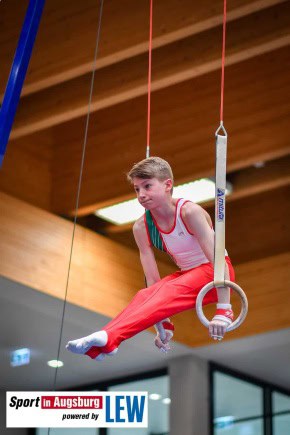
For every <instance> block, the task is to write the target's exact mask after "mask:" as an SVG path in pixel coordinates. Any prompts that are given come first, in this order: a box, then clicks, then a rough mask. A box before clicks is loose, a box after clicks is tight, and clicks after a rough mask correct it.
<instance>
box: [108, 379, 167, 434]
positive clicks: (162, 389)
mask: <svg viewBox="0 0 290 435" xmlns="http://www.w3.org/2000/svg"><path fill="white" fill-rule="evenodd" d="M109 391H148V397H149V400H148V428H146V429H144V428H140V429H131V431H130V429H113V428H109V429H107V434H108V435H115V434H116V435H128V434H130V433H132V435H133V433H134V435H135V433H138V435H150V434H160V435H161V434H162V435H166V434H169V404H170V392H169V377H168V376H160V377H158V378H153V379H141V380H140V381H134V382H129V383H126V384H118V385H114V386H112V387H110V388H109ZM132 431H133V432H132Z"/></svg>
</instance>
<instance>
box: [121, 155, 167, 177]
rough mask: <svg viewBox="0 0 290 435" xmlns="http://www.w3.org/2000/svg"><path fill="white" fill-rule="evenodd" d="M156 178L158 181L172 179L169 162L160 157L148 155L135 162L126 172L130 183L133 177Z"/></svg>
mask: <svg viewBox="0 0 290 435" xmlns="http://www.w3.org/2000/svg"><path fill="white" fill-rule="evenodd" d="M135 177H137V178H142V179H146V178H157V179H158V180H160V181H164V180H167V179H168V178H170V179H171V180H172V181H173V173H172V169H171V167H170V165H169V163H168V162H167V161H166V160H163V159H161V158H160V157H149V158H148V159H144V160H141V162H138V163H135V164H134V165H133V167H132V169H131V170H130V171H129V172H128V174H127V179H128V181H130V182H131V183H132V181H133V178H135Z"/></svg>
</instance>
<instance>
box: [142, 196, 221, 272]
mask: <svg viewBox="0 0 290 435" xmlns="http://www.w3.org/2000/svg"><path fill="white" fill-rule="evenodd" d="M186 202H190V201H188V200H186V199H182V198H180V199H178V200H177V203H176V209H175V219H174V225H173V228H172V229H171V230H170V231H168V232H165V231H162V230H161V229H160V227H159V226H158V223H157V222H156V221H155V219H154V217H153V215H152V214H151V213H150V212H149V211H148V210H147V212H146V214H147V217H149V216H148V213H149V214H150V217H151V218H152V221H153V222H152V224H154V225H153V226H154V227H156V228H154V227H153V228H152V227H151V228H150V227H149V222H148V218H147V219H146V214H145V215H144V216H145V219H144V220H145V225H146V229H147V234H148V238H149V242H150V245H152V244H153V245H154V246H156V247H157V248H158V249H161V250H163V251H165V252H167V253H168V254H169V255H170V256H171V257H172V259H173V261H174V262H175V263H176V265H177V266H178V267H179V268H180V269H181V270H189V269H192V268H194V267H197V266H200V265H201V264H204V263H209V260H208V258H207V257H206V256H205V254H204V252H203V250H202V248H201V246H200V244H199V242H198V240H197V238H196V237H195V235H194V234H192V233H190V231H189V230H188V229H187V227H186V224H185V222H184V221H183V219H182V215H181V209H182V207H183V205H184V204H185V203H186ZM156 229H157V232H158V235H157V237H158V236H159V238H160V239H161V244H162V246H157V243H154V239H155V238H156V237H154V232H155V233H156ZM225 255H227V253H226V254H225Z"/></svg>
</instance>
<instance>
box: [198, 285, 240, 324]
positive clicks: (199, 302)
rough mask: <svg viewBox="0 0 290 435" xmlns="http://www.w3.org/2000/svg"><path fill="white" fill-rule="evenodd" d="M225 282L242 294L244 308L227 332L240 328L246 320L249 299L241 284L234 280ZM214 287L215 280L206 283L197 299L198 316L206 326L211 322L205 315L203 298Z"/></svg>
mask: <svg viewBox="0 0 290 435" xmlns="http://www.w3.org/2000/svg"><path fill="white" fill-rule="evenodd" d="M224 284H225V287H230V288H232V289H233V290H234V291H235V292H236V293H237V294H238V295H239V296H240V298H241V302H242V309H241V312H240V314H239V316H238V318H237V319H236V320H235V321H234V322H233V323H232V324H231V325H229V326H228V327H227V332H229V331H233V330H234V329H236V328H238V327H239V326H240V325H241V324H242V323H243V321H244V320H245V318H246V316H247V312H248V300H247V297H246V294H245V292H244V291H243V290H242V289H241V287H240V286H238V284H236V283H235V282H232V281H225V282H224ZM214 287H216V284H215V283H214V281H211V282H210V283H208V284H206V285H205V286H204V287H203V288H202V289H201V291H200V292H199V293H198V296H197V299H196V313H197V316H198V318H199V320H200V321H201V323H202V324H203V325H204V326H205V327H206V328H208V327H209V324H210V322H209V320H208V319H207V318H206V317H205V315H204V313H203V309H202V301H203V298H204V297H205V295H206V294H207V293H208V292H209V291H210V290H211V289H212V288H214Z"/></svg>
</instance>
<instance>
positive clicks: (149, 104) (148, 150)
mask: <svg viewBox="0 0 290 435" xmlns="http://www.w3.org/2000/svg"><path fill="white" fill-rule="evenodd" d="M152 21H153V0H150V26H149V27H150V30H149V63H148V112H147V147H146V158H147V157H149V156H150V120H151V116H150V115H151V64H152V27H153V25H152Z"/></svg>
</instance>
